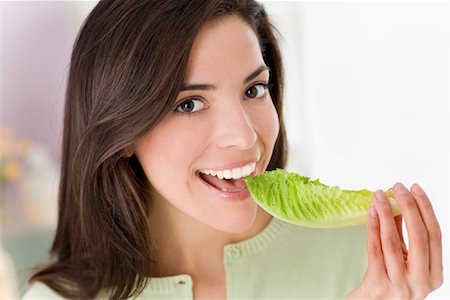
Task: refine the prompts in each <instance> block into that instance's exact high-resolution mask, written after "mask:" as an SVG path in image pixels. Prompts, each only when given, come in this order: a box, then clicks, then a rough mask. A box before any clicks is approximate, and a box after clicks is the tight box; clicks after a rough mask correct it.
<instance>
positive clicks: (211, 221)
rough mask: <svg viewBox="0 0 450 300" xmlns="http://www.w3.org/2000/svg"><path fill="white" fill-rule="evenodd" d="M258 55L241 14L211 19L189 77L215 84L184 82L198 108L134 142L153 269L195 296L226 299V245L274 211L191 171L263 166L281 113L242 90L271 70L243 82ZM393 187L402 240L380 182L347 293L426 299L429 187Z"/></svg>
mask: <svg viewBox="0 0 450 300" xmlns="http://www.w3.org/2000/svg"><path fill="white" fill-rule="evenodd" d="M262 65H264V61H263V58H262V56H261V51H260V48H259V44H258V41H257V37H256V35H255V34H254V32H253V31H252V29H251V28H250V27H249V26H248V25H247V24H246V23H245V22H244V21H242V20H241V19H239V18H238V17H226V18H225V19H223V20H220V21H214V22H212V23H209V24H207V26H204V27H203V28H202V29H201V30H200V31H199V33H198V36H197V37H196V40H195V42H194V45H193V48H192V51H191V53H190V57H189V63H188V68H187V72H186V76H185V83H189V84H213V85H215V86H216V89H214V90H205V91H183V92H181V93H180V94H179V96H178V98H177V101H176V104H177V105H179V104H180V103H182V102H183V101H184V100H186V99H188V98H192V97H193V96H197V98H199V99H200V101H198V100H196V101H194V102H195V105H193V103H192V102H191V103H190V104H191V105H193V107H194V109H195V110H198V111H200V112H199V113H196V114H193V115H190V116H189V115H188V114H186V112H181V113H180V112H178V113H177V112H173V113H170V114H169V115H168V116H167V117H166V118H165V119H164V120H163V121H162V122H161V123H159V124H158V125H157V126H156V128H154V129H153V130H152V131H151V132H150V133H149V134H147V135H146V136H145V137H144V138H142V139H141V140H139V141H137V142H136V143H135V145H134V149H133V151H134V152H135V154H136V155H137V157H138V159H139V161H140V162H141V165H142V167H143V169H144V171H145V173H146V175H147V177H148V179H149V182H151V187H150V189H151V194H152V214H151V216H150V220H149V221H150V226H151V230H152V234H153V236H154V239H155V245H154V249H155V252H156V256H157V260H158V263H157V265H155V270H156V271H155V274H150V276H171V275H179V274H189V275H191V276H192V278H193V281H194V295H195V297H196V299H201V298H205V299H225V297H226V282H225V270H224V267H223V247H224V246H225V245H227V244H230V243H236V242H240V241H243V240H246V239H248V238H250V237H252V236H254V235H256V234H258V233H260V232H261V231H262V230H264V228H265V227H266V226H267V225H268V223H269V222H270V220H271V216H270V215H268V214H267V213H265V212H264V211H263V210H262V209H260V208H259V207H258V206H257V205H256V203H255V202H254V201H253V200H251V199H250V198H249V199H246V200H244V201H241V202H229V201H224V200H223V199H220V197H218V196H217V195H213V194H211V192H209V191H208V190H207V189H206V188H205V187H204V186H203V184H202V183H201V182H199V179H198V177H197V175H196V173H195V172H196V171H197V170H199V169H208V168H214V167H217V166H221V165H223V164H224V163H229V162H237V161H242V160H244V159H253V158H259V161H258V164H257V168H256V174H261V173H263V172H264V170H265V169H266V167H267V165H268V163H269V160H270V157H271V155H272V151H273V147H274V144H275V140H276V137H277V134H278V131H279V125H278V117H277V114H276V111H275V108H274V106H273V104H272V101H271V99H270V94H269V93H266V94H265V96H264V97H262V98H259V99H254V98H249V97H247V95H246V91H248V90H249V88H251V87H252V86H254V85H255V84H257V83H260V82H265V83H267V82H268V80H269V72H268V71H263V72H261V73H260V74H259V75H258V76H257V77H256V78H254V79H252V80H251V81H250V82H248V83H245V84H244V83H243V80H244V78H246V77H247V76H248V75H249V74H251V73H252V72H253V71H255V70H256V69H257V68H258V67H260V66H262ZM177 109H179V106H176V107H174V110H177ZM394 192H395V198H396V200H397V202H398V205H399V206H400V208H401V210H402V212H403V216H404V218H405V222H406V227H407V231H408V236H409V247H408V250H406V246H405V245H404V242H403V234H402V227H401V222H402V219H401V218H402V217H401V216H400V217H397V218H394V217H393V216H392V212H391V208H390V205H389V204H388V202H387V198H386V196H385V194H384V193H383V192H381V191H378V192H377V193H375V195H376V196H377V197H376V199H378V200H375V201H374V205H373V206H372V209H371V211H370V212H369V214H368V218H367V249H368V262H369V264H368V269H367V272H366V274H365V277H364V279H363V281H362V283H361V286H360V287H358V288H355V289H354V290H353V291H351V292H350V293H349V294H348V295H347V297H346V299H388V298H390V299H393V298H395V299H423V298H424V297H425V296H426V295H427V294H428V293H429V292H430V291H432V290H434V289H436V288H437V287H439V286H440V285H441V284H442V245H441V232H440V229H439V224H438V222H437V220H436V217H435V215H434V213H433V209H432V207H431V204H430V201H429V199H428V197H427V196H426V195H425V193H424V192H423V191H421V189H420V187H419V186H418V185H413V186H412V188H411V191H408V190H407V189H405V188H404V186H403V185H402V184H400V183H399V184H396V185H395V186H394ZM168 237H170V238H168ZM192 237H195V238H192Z"/></svg>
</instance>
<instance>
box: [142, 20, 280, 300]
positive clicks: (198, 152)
mask: <svg viewBox="0 0 450 300" xmlns="http://www.w3.org/2000/svg"><path fill="white" fill-rule="evenodd" d="M264 65H265V63H264V60H263V58H262V55H261V50H260V47H259V43H258V40H257V37H256V35H255V33H254V32H253V30H252V29H251V27H250V26H248V25H247V23H245V22H244V21H242V20H241V19H239V18H238V17H227V18H226V19H224V20H219V21H214V22H213V23H210V24H208V26H204V27H203V28H202V29H201V30H200V31H199V33H198V35H197V37H196V39H195V41H194V44H193V48H192V50H191V53H190V56H189V61H188V66H187V72H186V75H185V84H211V85H215V86H216V89H213V90H201V91H199V90H196V91H182V92H181V93H180V94H179V95H178V98H177V100H176V102H175V103H176V105H175V107H174V108H173V110H177V109H178V110H180V109H181V108H180V107H177V106H178V105H179V104H180V103H182V102H183V101H185V100H188V99H189V98H192V97H194V96H196V98H198V99H200V101H199V100H194V102H190V105H193V107H194V110H195V111H198V113H196V114H192V115H189V114H188V113H186V111H191V110H187V109H184V112H183V110H182V111H181V113H180V112H175V111H174V112H172V113H170V114H169V115H168V116H167V117H166V118H165V119H164V120H162V122H160V123H159V124H158V125H157V127H155V128H154V129H153V130H152V131H151V132H149V134H147V135H146V136H145V137H144V138H142V139H141V140H139V141H137V142H136V143H135V145H134V152H135V154H136V155H137V157H138V159H139V161H140V163H141V165H142V167H143V169H144V171H145V174H146V176H147V178H148V179H149V182H150V183H151V185H152V186H151V193H152V201H151V202H152V213H151V216H150V225H151V230H152V234H153V236H154V237H155V241H156V245H155V247H156V248H155V249H156V255H157V256H158V260H159V263H158V265H157V266H156V269H157V270H158V274H156V275H157V276H170V275H178V274H190V275H191V276H192V277H193V280H194V282H197V284H196V285H195V286H196V287H198V286H199V285H202V282H204V283H205V284H203V286H217V284H215V283H216V282H219V285H220V288H216V290H219V291H221V292H223V295H224V294H225V291H224V290H223V289H224V287H225V282H224V280H225V271H224V266H223V248H224V246H225V245H227V244H230V243H236V242H239V241H242V240H246V239H248V238H250V237H252V236H254V235H256V234H258V233H259V232H261V231H262V230H263V229H264V228H265V227H266V226H267V225H268V223H269V222H270V220H271V218H272V217H271V216H270V215H268V214H267V213H265V212H264V211H263V210H262V209H260V208H259V207H258V206H257V204H256V202H254V201H253V200H252V199H251V198H250V197H248V198H247V199H246V200H244V201H240V202H230V201H224V200H223V199H222V198H221V197H219V196H218V195H215V194H213V193H211V191H209V190H208V188H207V187H206V186H205V185H204V184H203V183H202V182H200V180H199V177H198V176H197V175H196V171H198V170H200V169H212V168H215V167H218V166H222V165H223V164H226V163H230V162H240V161H243V160H246V159H255V160H256V159H258V158H259V161H258V163H257V165H256V174H261V173H263V172H264V170H265V169H266V168H267V166H268V164H269V161H270V158H271V156H272V151H273V148H274V145H275V141H276V138H277V136H278V132H279V121H278V116H277V113H276V110H275V107H274V105H273V103H272V100H271V97H270V94H269V92H268V90H266V89H264V88H263V86H261V85H260V83H261V82H262V83H268V80H269V71H268V70H264V71H262V72H261V73H259V74H258V76H256V77H255V78H253V79H252V80H251V81H249V82H246V83H243V81H244V79H245V78H246V77H248V76H249V75H250V74H251V73H253V72H254V71H255V70H256V69H258V68H259V67H260V66H264ZM256 84H258V87H255V85H256ZM249 90H250V92H255V95H256V96H257V97H253V98H252V97H249V96H247V95H246V91H249ZM250 94H251V93H250ZM167 237H171V238H170V239H169V238H167ZM192 237H195V239H193V238H192ZM197 294H198V293H197ZM215 298H217V297H216V295H215ZM210 299H211V298H210Z"/></svg>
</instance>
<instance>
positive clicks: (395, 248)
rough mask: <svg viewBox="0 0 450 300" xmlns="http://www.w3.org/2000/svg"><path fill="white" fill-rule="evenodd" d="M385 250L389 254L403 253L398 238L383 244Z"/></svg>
mask: <svg viewBox="0 0 450 300" xmlns="http://www.w3.org/2000/svg"><path fill="white" fill-rule="evenodd" d="M383 248H385V249H386V250H387V251H389V252H394V253H397V252H398V253H400V252H401V251H402V245H401V243H400V240H399V239H398V238H397V239H396V238H393V237H390V238H387V239H386V240H385V241H384V243H383Z"/></svg>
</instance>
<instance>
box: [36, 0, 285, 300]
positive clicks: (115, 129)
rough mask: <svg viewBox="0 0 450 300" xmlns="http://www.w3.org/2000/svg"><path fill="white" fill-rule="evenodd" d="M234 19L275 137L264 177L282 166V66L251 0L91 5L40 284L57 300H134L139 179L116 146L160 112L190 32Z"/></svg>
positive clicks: (142, 263)
mask: <svg viewBox="0 0 450 300" xmlns="http://www.w3.org/2000/svg"><path fill="white" fill-rule="evenodd" d="M229 15H236V16H239V17H241V18H242V19H243V20H245V21H246V22H247V23H248V24H249V25H250V26H251V27H252V28H253V29H254V31H255V32H256V34H257V36H258V39H259V43H260V46H261V51H262V54H263V58H264V61H265V63H266V64H267V65H268V66H269V67H270V69H271V78H270V82H269V84H270V85H271V89H270V94H271V97H272V100H273V102H274V105H275V108H276V110H277V112H278V116H279V120H280V132H279V135H278V138H277V141H276V143H275V148H274V151H273V155H272V158H271V160H270V163H269V166H268V170H272V169H275V168H277V167H279V168H283V167H284V164H285V161H286V155H287V153H286V152H287V144H286V143H287V142H286V134H285V127H284V123H283V115H282V99H283V95H282V93H283V69H282V62H281V55H280V51H279V48H278V43H277V40H276V37H275V35H274V32H275V31H274V30H275V29H274V27H273V26H272V25H271V23H270V22H269V20H268V17H267V15H266V12H265V10H264V8H263V6H262V5H261V4H259V3H257V2H255V1H253V0H208V1H205V0H126V1H125V0H101V1H100V2H99V3H98V4H97V6H96V7H95V8H94V9H93V11H92V12H91V13H90V14H89V16H88V17H87V19H86V20H85V22H84V24H83V26H82V28H81V30H80V32H79V34H78V37H77V40H76V43H75V46H74V49H73V52H72V57H71V64H70V73H69V79H68V86H67V92H66V104H65V113H64V136H63V147H62V165H61V181H60V186H59V215H58V226H57V231H56V236H55V239H54V242H53V245H52V248H51V251H50V253H51V255H52V258H53V261H52V262H51V263H49V264H48V265H46V266H44V267H43V268H41V269H40V270H38V271H37V272H36V273H35V274H34V275H33V276H32V277H31V279H30V282H35V281H41V282H43V283H45V284H47V285H48V286H49V287H50V288H52V289H53V290H54V291H56V292H57V293H59V294H61V295H62V296H63V297H66V298H84V299H86V298H94V297H96V296H98V295H99V293H100V292H104V291H107V293H108V296H109V297H110V298H115V299H117V298H119V299H125V298H129V297H134V296H137V295H139V294H140V293H141V292H142V290H143V289H144V287H145V285H146V283H147V280H148V279H149V277H148V275H149V274H153V273H152V270H151V265H152V262H154V259H153V257H152V249H151V230H149V226H148V215H149V204H150V203H149V201H151V199H150V198H149V195H148V190H147V187H148V184H147V183H148V182H147V178H146V176H145V174H144V172H143V170H142V168H141V166H140V164H139V162H138V160H137V158H136V156H134V155H133V156H131V157H129V156H128V155H127V154H126V151H125V149H127V146H129V145H132V144H133V143H134V142H135V141H136V140H138V139H139V138H141V137H142V136H144V135H145V134H146V133H147V132H148V131H149V130H152V128H154V127H155V125H156V124H158V122H160V121H161V119H163V118H164V117H165V116H166V114H168V113H169V112H170V110H171V108H172V107H173V104H174V101H175V100H176V98H177V95H178V92H179V90H180V88H181V85H182V83H183V79H184V75H185V70H186V65H187V62H188V57H189V52H190V49H191V46H192V44H193V41H194V39H195V36H196V34H197V32H198V31H199V29H200V27H201V26H202V25H204V24H205V23H206V22H208V21H211V20H213V19H217V18H221V17H225V16H229Z"/></svg>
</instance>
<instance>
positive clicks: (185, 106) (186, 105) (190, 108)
mask: <svg viewBox="0 0 450 300" xmlns="http://www.w3.org/2000/svg"><path fill="white" fill-rule="evenodd" d="M203 106H204V104H203V102H202V101H201V100H199V99H188V100H186V101H183V102H182V103H180V105H178V107H177V109H176V110H177V111H178V112H181V113H194V112H197V111H198V110H200V109H201V108H202V107H203Z"/></svg>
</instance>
